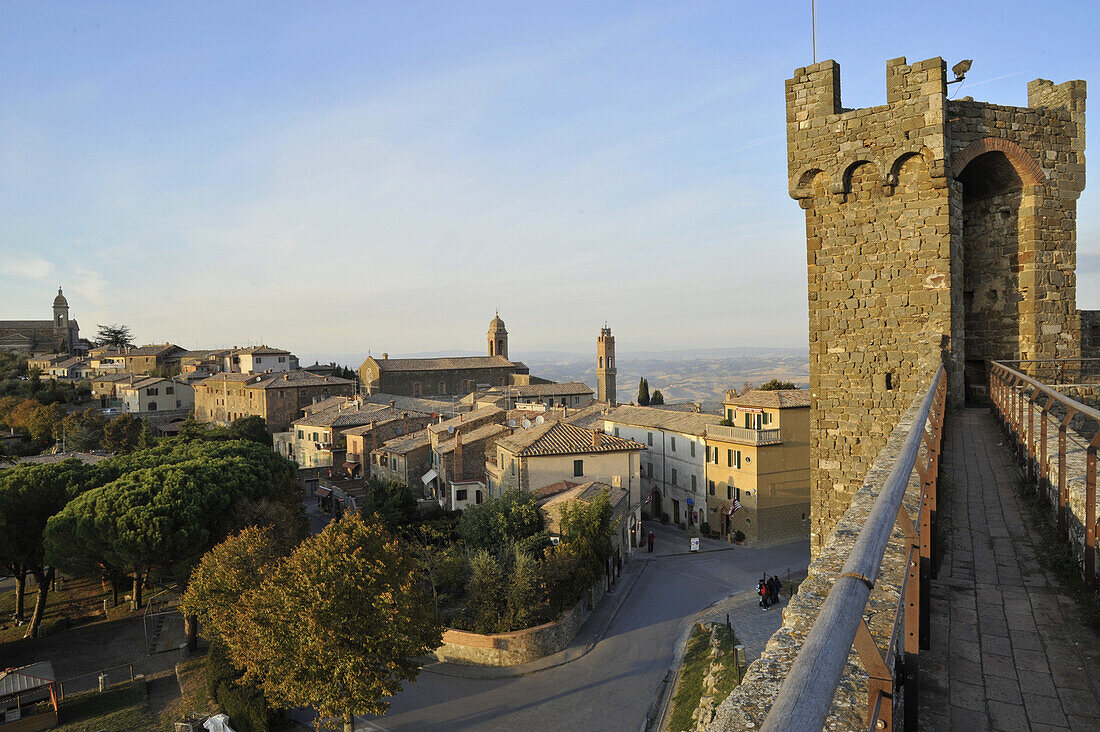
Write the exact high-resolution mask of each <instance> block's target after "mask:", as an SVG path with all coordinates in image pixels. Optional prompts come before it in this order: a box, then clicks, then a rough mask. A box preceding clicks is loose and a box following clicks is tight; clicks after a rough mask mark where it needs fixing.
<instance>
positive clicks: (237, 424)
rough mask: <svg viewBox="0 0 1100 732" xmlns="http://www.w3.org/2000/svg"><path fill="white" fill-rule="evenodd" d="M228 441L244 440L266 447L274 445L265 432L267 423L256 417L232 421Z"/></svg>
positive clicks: (269, 435) (269, 434)
mask: <svg viewBox="0 0 1100 732" xmlns="http://www.w3.org/2000/svg"><path fill="white" fill-rule="evenodd" d="M229 439H231V440H246V441H248V442H255V443H256V444H258V445H264V446H266V447H271V446H272V445H273V444H274V440H273V438H272V437H271V433H270V432H268V431H267V422H266V421H264V418H263V417H260V416H258V415H252V416H249V417H238V418H237V419H235V420H233V423H232V424H230V425H229Z"/></svg>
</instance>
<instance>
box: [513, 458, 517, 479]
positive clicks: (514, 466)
mask: <svg viewBox="0 0 1100 732" xmlns="http://www.w3.org/2000/svg"><path fill="white" fill-rule="evenodd" d="M515 474H516V459H515V458H512V475H515Z"/></svg>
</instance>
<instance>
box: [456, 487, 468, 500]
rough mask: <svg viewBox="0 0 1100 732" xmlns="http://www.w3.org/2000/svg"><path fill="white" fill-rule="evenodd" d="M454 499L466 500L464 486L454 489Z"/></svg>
mask: <svg viewBox="0 0 1100 732" xmlns="http://www.w3.org/2000/svg"><path fill="white" fill-rule="evenodd" d="M455 500H456V501H465V500H466V489H465V488H459V489H458V490H456V491H455Z"/></svg>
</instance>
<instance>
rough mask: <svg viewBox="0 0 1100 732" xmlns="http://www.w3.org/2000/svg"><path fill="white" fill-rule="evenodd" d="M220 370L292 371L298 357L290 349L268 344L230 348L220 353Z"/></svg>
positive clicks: (228, 371)
mask: <svg viewBox="0 0 1100 732" xmlns="http://www.w3.org/2000/svg"><path fill="white" fill-rule="evenodd" d="M218 360H219V362H220V366H221V368H220V370H221V371H225V372H227V373H233V374H262V373H265V372H268V371H278V372H283V371H293V370H295V369H297V368H298V357H297V356H295V355H293V354H292V353H291V352H290V351H284V350H283V349H281V348H271V347H269V346H249V347H247V348H232V349H229V350H228V351H226V352H224V353H222V354H220V356H219V359H218Z"/></svg>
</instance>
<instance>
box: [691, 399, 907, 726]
mask: <svg viewBox="0 0 1100 732" xmlns="http://www.w3.org/2000/svg"><path fill="white" fill-rule="evenodd" d="M921 396H922V397H923V390H922V393H921ZM919 410H920V399H917V400H916V401H915V402H914V403H913V405H912V406H910V408H909V409H908V410H907V411H906V412H905V413H904V415H903V416H902V418H901V420H900V421H899V422H898V424H897V426H896V427H895V428H894V430H893V432H892V433H891V435H890V437H889V439H888V441H887V443H886V447H885V448H883V450H882V451H881V452H880V453H879V454H878V456H877V457H876V458H875V460H874V462H873V463H872V465H871V468H870V470H869V471H868V472H867V475H866V476H865V477H864V480H863V484H862V486H861V487H860V488H859V490H858V491H857V492H856V494H855V496H854V497H853V498H852V503H851V506H850V507H849V508H848V511H847V512H846V513H845V514H844V516H843V517H842V518H841V519H840V521H838V522H837V525H836V530H835V531H834V532H833V534H832V535H831V537H830V538H829V541H828V543H827V544H826V545H825V546H824V547H823V548H822V550H821V553H820V554H818V556H817V557H816V558H815V559H814V560H813V562H812V563H811V564H810V567H809V572H808V575H807V578H806V580H805V581H804V582H803V583H802V585H801V587H799V590H798V593H797V594H795V595H794V596H793V597H792V598H791V599H790V601H789V602H788V603H787V606H786V607H785V608H784V610H783V627H781V628H780V629H779V630H778V631H777V632H776V634H775V635H773V636H772V637H771V640H769V641H768V644H767V646H766V647H765V649H764V653H763V655H762V656H761V657H760V658H759V659H757V660H756V661H754V662H753V663H752V664H750V665H749V667H748V670H747V671H746V672H745V678H744V680H743V681H742V683H741V685H740V686H738V687H737V689H736V690H734V692H733V694H731V695H730V697H729V698H728V699H726V700H725V701H724V702H722V704H721V705H720V706H719V707H718V711H717V713H716V715H715V717H714V720H713V721H712V722H711V724H710V726H709V727H708V729H709V730H711V731H712V732H719V731H725V730H745V729H755V728H759V727H760V725H761V724H762V723H763V721H764V718H765V717H766V716H767V713H768V710H769V709H771V706H772V703H773V702H774V701H775V698H776V696H777V695H778V694H779V688H780V686H782V684H783V681H784V679H786V677H787V674H788V672H789V671H790V668H791V665H792V664H793V662H794V659H795V657H796V656H797V655H798V651H799V649H801V647H802V644H803V642H804V641H805V639H806V637H807V636H808V635H809V632H810V628H812V627H813V623H814V621H815V620H816V619H817V616H818V614H819V613H820V612H821V607H822V605H823V604H824V602H825V597H826V596H827V595H828V594H829V590H830V589H832V586H833V583H834V582H836V579H837V577H838V576H839V575H840V571H841V568H842V567H843V566H844V562H845V561H846V560H847V558H848V555H849V554H850V553H851V551H852V548H853V547H854V546H855V542H856V538H857V537H858V536H859V532H860V530H861V529H862V528H863V525H864V524H865V523H866V521H867V518H868V516H869V515H870V513H871V507H872V506H873V505H874V501H875V498H876V497H877V496H878V494H879V493H880V492H881V490H882V486H883V484H884V483H885V481H886V477H887V476H888V475H889V473H890V469H891V468H892V467H893V465H894V462H895V460H896V459H897V456H898V454H899V452H900V450H901V446H902V443H903V442H904V441H905V436H906V434H907V433H908V431H909V428H910V426H911V425H912V424H913V420H914V419H916V416H917V412H919ZM921 459H924V460H926V459H927V457H926V456H922V458H921ZM919 500H920V484H919V480H918V479H917V477H916V474H915V473H914V475H913V476H912V477H911V479H910V481H909V487H908V489H907V491H906V494H905V506H906V509H907V510H908V512H909V515H910V516H915V515H916V508H917V503H918V501H919ZM906 552H907V547H906V544H905V537H904V535H903V534H902V532H901V530H900V529H898V528H897V527H896V526H895V528H894V532H893V534H892V536H891V538H890V543H889V544H888V545H887V547H886V552H885V554H884V555H883V559H882V565H881V567H880V569H879V575H878V578H877V580H876V582H875V588H874V590H873V591H872V592H871V597H870V601H869V602H868V604H867V609H866V612H865V613H864V617H865V618H866V619H867V623H868V626H869V627H870V629H871V634H872V636H874V638H875V640H876V642H877V643H878V646H879V648H880V649H883V648H886V647H888V645H889V642H888V641H889V638H890V635H891V633H892V632H893V623H894V617H895V613H896V611H897V606H898V601H899V598H900V596H901V588H902V586H903V584H904V581H905V558H906ZM734 629H735V630H736V624H735V625H734ZM901 703H902V699H901V695H900V694H898V695H896V698H895V699H894V704H895V715H894V720H895V723H897V722H898V720H900V719H901V709H900V705H901ZM866 713H867V672H866V670H865V669H864V668H863V666H862V664H860V662H859V660H858V657H857V656H856V653H855V651H854V650H853V651H852V652H851V653H850V654H849V655H848V663H847V665H846V667H845V670H844V675H843V676H842V677H841V680H840V685H839V686H838V688H837V692H836V696H835V697H834V698H833V707H832V710H831V712H830V714H829V718H828V720H827V721H826V724H825V729H826V730H852V729H859V728H866V725H867V722H866ZM898 726H899V728H900V724H898Z"/></svg>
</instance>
